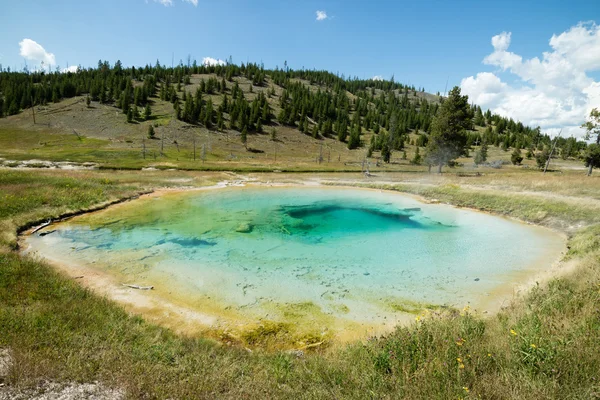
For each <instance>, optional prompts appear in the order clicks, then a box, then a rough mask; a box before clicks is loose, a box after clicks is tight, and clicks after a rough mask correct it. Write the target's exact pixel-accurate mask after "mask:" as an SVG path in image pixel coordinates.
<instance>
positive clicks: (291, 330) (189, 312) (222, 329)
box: [23, 185, 565, 347]
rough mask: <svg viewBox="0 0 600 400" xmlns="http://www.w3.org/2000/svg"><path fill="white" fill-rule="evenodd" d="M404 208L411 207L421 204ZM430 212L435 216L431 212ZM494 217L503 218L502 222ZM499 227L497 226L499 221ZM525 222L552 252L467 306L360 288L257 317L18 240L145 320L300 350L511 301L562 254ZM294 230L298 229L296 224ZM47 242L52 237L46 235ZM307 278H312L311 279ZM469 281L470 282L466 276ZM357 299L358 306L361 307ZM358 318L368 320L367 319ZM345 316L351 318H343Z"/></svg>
mask: <svg viewBox="0 0 600 400" xmlns="http://www.w3.org/2000/svg"><path fill="white" fill-rule="evenodd" d="M287 187H298V186H287ZM217 188H218V187H211V188H205V189H199V190H193V191H160V192H156V193H154V194H150V195H146V196H143V197H142V199H140V200H137V201H135V202H129V203H125V204H119V205H115V206H112V207H110V208H109V209H107V210H104V211H100V212H96V213H93V214H94V216H93V217H92V219H102V218H103V215H102V214H104V213H108V214H111V213H114V212H115V211H117V210H119V208H122V207H124V208H127V207H132V206H133V205H135V206H136V207H137V206H138V205H139V204H140V203H138V202H140V201H141V200H150V199H158V198H165V197H167V198H168V197H171V196H179V195H181V194H182V193H183V194H184V195H190V194H195V193H202V191H207V190H211V189H217ZM248 188H249V187H248V186H246V189H248ZM251 188H252V190H261V189H265V190H268V189H269V188H268V187H265V186H262V185H252V186H251ZM227 190H235V189H227ZM319 190H326V191H327V190H337V191H340V190H342V191H344V190H347V191H349V192H352V191H354V192H356V191H362V192H366V191H371V192H376V193H380V192H381V191H379V190H373V189H357V188H349V189H344V188H340V187H335V188H329V187H320V188H319ZM390 194H391V193H388V194H387V195H390ZM387 195H386V196H387ZM391 196H392V197H398V198H402V199H403V200H406V199H410V201H409V203H411V204H413V203H414V204H416V205H419V204H421V205H422V206H423V207H425V206H426V205H427V203H420V202H419V201H418V200H416V199H415V197H414V196H406V195H404V194H399V193H393V194H391ZM407 208H415V209H416V208H418V207H407ZM433 208H434V209H437V210H438V211H437V212H438V213H439V214H440V215H438V217H440V216H441V215H442V214H443V212H442V211H444V210H446V209H448V208H450V209H454V208H453V207H450V206H447V205H435V206H433ZM439 210H442V211H439ZM312 211H314V210H312ZM316 211H317V214H318V213H321V215H320V216H319V215H317V216H319V217H322V216H323V215H324V214H323V213H332V212H333V213H335V212H337V211H339V210H336V209H335V208H332V207H330V206H325V207H322V208H320V209H317V210H316ZM432 212H433V213H434V214H435V210H434V211H432ZM453 212H454V211H453ZM469 212H472V211H469ZM287 214H289V215H291V216H292V218H297V217H306V210H305V209H302V208H292V209H290V210H288V213H287ZM379 214H381V213H379ZM459 214H460V213H459ZM457 215H458V214H457ZM486 215H487V214H486ZM377 216H378V217H382V218H387V217H389V215H387V214H386V215H383V216H381V215H377ZM393 217H394V218H395V217H396V216H395V215H394V216H393ZM460 217H461V218H463V219H465V218H467V217H465V216H464V215H462V214H461V215H460ZM440 218H441V217H440ZM493 218H497V219H501V218H499V217H493ZM467 220H468V218H467ZM71 223H72V221H69V222H68V224H71ZM510 223H511V224H515V222H514V221H510ZM500 225H501V226H502V224H500ZM522 225H523V228H525V229H527V231H528V232H530V233H531V234H532V235H536V236H539V237H540V238H542V237H543V238H545V239H544V240H546V239H547V240H548V243H550V245H549V246H551V248H544V249H542V250H543V251H542V252H543V253H544V254H543V256H542V257H538V258H536V259H535V260H534V262H533V263H532V264H531V265H528V266H527V268H522V269H518V270H515V271H511V272H510V274H508V275H507V276H506V278H508V279H507V282H506V283H504V284H502V285H496V286H495V287H492V286H493V285H492V286H490V289H489V290H486V291H485V293H484V294H480V295H477V296H475V297H469V298H468V301H465V302H464V303H462V304H461V300H460V299H461V296H462V294H460V293H459V294H458V297H457V301H456V302H454V303H450V304H448V303H449V302H447V301H446V302H444V303H436V302H431V301H427V300H426V299H425V301H420V300H419V299H416V300H415V299H410V298H406V297H402V296H393V295H387V294H386V295H384V296H378V297H377V298H371V297H373V296H371V297H369V296H370V295H369V294H368V293H364V290H362V291H361V289H360V285H359V286H355V287H354V290H353V291H355V293H352V294H350V295H344V296H343V297H341V298H339V297H338V298H336V297H335V295H333V296H334V297H332V298H330V299H326V300H327V302H326V304H327V305H328V307H329V308H324V307H323V304H319V303H318V302H316V301H296V299H293V298H292V299H287V300H288V301H282V302H278V301H273V300H272V299H269V301H266V302H264V304H261V305H260V307H259V308H260V312H257V310H258V308H256V307H254V306H255V305H253V304H251V303H249V304H236V305H235V307H232V304H224V303H223V301H222V299H218V298H214V297H213V296H207V295H206V294H203V295H201V296H199V295H197V293H195V289H196V288H195V287H194V285H189V286H188V287H185V286H186V285H185V282H181V281H179V282H178V284H177V290H174V288H173V287H171V286H169V284H168V282H169V281H170V280H172V279H173V277H172V276H171V275H170V274H169V271H168V270H165V269H164V268H163V269H158V270H156V271H133V273H132V271H131V270H129V271H128V270H118V268H109V269H110V272H107V270H106V268H105V267H99V266H98V265H99V264H101V262H98V260H95V261H96V262H91V263H82V262H73V261H72V260H71V261H69V260H66V259H65V258H64V257H62V255H60V254H53V246H52V243H49V244H48V245H47V246H44V245H43V244H42V243H40V242H38V243H32V241H31V240H27V239H28V238H24V240H23V243H24V244H26V245H27V246H29V248H28V249H26V250H25V251H26V252H29V253H32V252H34V251H35V252H37V253H38V254H39V255H41V256H43V257H44V258H46V259H48V260H49V261H50V262H52V263H53V264H54V265H56V266H57V267H58V268H59V269H60V270H62V271H64V272H66V273H68V274H69V275H71V276H80V275H83V276H84V278H81V282H82V284H84V285H85V286H88V287H90V288H92V289H94V290H95V291H98V292H99V293H101V294H104V295H107V296H108V297H110V298H112V299H115V300H117V301H118V302H120V303H122V304H124V305H125V306H126V308H128V309H129V310H131V311H133V312H136V313H140V314H142V315H143V316H145V317H146V318H147V319H148V320H149V321H152V322H156V323H159V324H163V325H167V326H169V327H171V328H174V329H175V330H177V331H179V332H181V333H186V334H195V333H198V332H204V333H209V334H211V335H213V336H218V337H221V338H223V337H224V338H233V339H235V338H236V336H240V335H242V336H243V335H244V334H246V333H248V332H255V331H256V330H257V329H258V328H260V329H259V330H261V329H262V331H265V329H264V326H265V324H267V325H269V326H271V328H272V330H274V332H275V333H274V334H275V335H277V334H278V332H280V331H285V332H287V334H286V338H287V339H291V341H294V342H295V343H296V344H299V345H302V344H304V345H306V344H310V343H315V342H318V341H319V340H333V341H336V342H339V341H342V342H343V341H348V340H354V339H361V338H365V337H368V336H372V335H377V334H382V333H385V332H388V331H390V330H392V329H393V327H394V326H396V325H397V324H399V323H407V322H408V321H412V320H414V318H415V315H416V314H419V313H420V312H422V311H423V310H424V309H439V308H444V307H447V306H450V307H457V308H461V307H462V306H465V305H470V306H471V308H472V309H477V310H478V311H480V312H486V311H487V312H488V313H492V312H494V311H495V310H497V309H498V308H499V307H500V306H501V305H502V304H503V303H505V302H506V301H507V300H510V299H511V298H512V296H513V295H514V293H515V290H517V288H519V286H521V285H523V284H524V283H526V282H528V281H529V280H531V279H533V278H535V277H536V276H539V275H540V274H542V273H544V272H545V271H546V270H547V267H548V266H549V265H551V264H553V263H555V262H556V261H557V260H558V259H559V258H560V254H561V252H562V251H564V248H565V247H564V245H565V243H564V240H563V239H564V238H562V237H558V235H557V234H555V233H553V232H551V231H550V230H548V229H546V228H541V227H536V226H531V225H524V224H522ZM286 226H287V225H286ZM57 227H58V225H56V226H51V227H46V228H44V229H43V230H42V231H41V232H39V233H44V231H45V232H47V231H50V230H52V229H56V228H57ZM286 229H287V228H286ZM299 229H303V228H302V227H300V228H299ZM46 237H47V238H49V237H51V235H48V236H46ZM30 238H31V237H30ZM177 240H180V239H175V242H174V243H173V241H171V243H169V244H168V245H169V246H180V247H181V246H184V245H186V244H189V243H183V244H182V243H177ZM207 243H210V242H207ZM164 244H165V243H161V244H160V245H164ZM191 244H194V245H198V244H206V243H200V242H196V243H191ZM311 245H312V244H311ZM544 246H548V244H546V245H544V244H542V245H541V247H544ZM475 256H476V255H475ZM310 273H311V272H310V271H309V272H308V275H310ZM354 275H357V276H354ZM354 275H352V276H350V277H348V276H346V277H345V278H344V279H346V280H352V279H354V280H355V281H356V282H357V283H360V282H362V281H364V280H366V279H372V278H373V274H368V273H367V272H366V271H365V272H362V271H361V273H360V274H354ZM466 276H467V275H465V277H466ZM465 277H457V283H456V285H458V284H462V283H461V282H459V281H460V280H464V279H465ZM132 278H135V279H138V281H136V282H135V283H138V284H153V283H155V285H154V286H155V287H156V290H154V291H152V292H146V293H144V292H139V291H135V290H134V289H129V288H125V287H123V286H121V284H122V283H134V282H131V279H132ZM417 278H418V277H417ZM144 279H146V281H144ZM303 279H305V278H303ZM306 279H311V278H310V277H309V278H306ZM318 279H320V278H318ZM318 279H317V280H318ZM471 279H473V278H472V277H471ZM482 280H483V279H482ZM482 280H479V279H478V280H472V281H471V282H470V283H469V284H468V285H466V287H468V286H474V285H479V284H480V283H481V284H482V285H483V284H484V283H485V282H482ZM156 282H158V283H156ZM311 282H314V279H313V280H312V281H311V280H309V281H308V283H309V285H308V286H307V287H310V284H311ZM342 283H345V281H342ZM384 283H385V282H384ZM446 289H448V288H446ZM450 289H451V288H450ZM244 290H245V291H248V292H251V291H252V290H253V289H252V288H247V289H244ZM446 291H448V290H446ZM257 297H260V296H257ZM467 297H468V296H467ZM467 297H464V296H463V297H462V298H463V300H464V299H466V298H467ZM365 298H368V302H367V303H369V304H371V305H372V307H374V308H371V309H370V310H367V311H366V312H365V313H356V312H354V310H355V309H357V308H359V306H360V305H361V304H363V303H365V302H364V301H363V300H364V299H365ZM361 301H362V302H363V303H361ZM230 303H231V302H230ZM365 304H366V303H365ZM253 307H254V308H253ZM346 308H347V309H346ZM373 312H375V313H378V315H379V316H378V317H376V318H375V317H374V318H370V317H369V314H370V313H373ZM363 314H365V315H367V317H365V315H363ZM348 315H350V316H351V317H348ZM273 324H274V325H273ZM273 326H275V328H273ZM261 327H262V328H261ZM309 328H310V329H309ZM314 328H316V329H314ZM295 347H299V346H295Z"/></svg>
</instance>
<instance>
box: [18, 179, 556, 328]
mask: <svg viewBox="0 0 600 400" xmlns="http://www.w3.org/2000/svg"><path fill="white" fill-rule="evenodd" d="M53 229H57V231H56V232H54V233H52V234H49V235H46V236H43V237H39V236H35V237H32V238H31V239H30V244H31V245H32V246H33V247H34V248H36V246H37V247H38V248H39V249H40V250H41V251H42V253H43V252H51V253H52V255H53V257H54V258H57V259H61V260H64V261H65V262H67V261H68V262H79V263H87V264H90V265H92V264H93V265H94V266H95V267H96V268H102V269H103V270H105V271H109V272H110V271H113V272H115V273H118V274H119V276H121V277H123V276H125V277H126V278H127V279H129V280H130V281H131V282H138V283H144V284H152V285H155V286H159V287H160V286H165V287H168V288H169V290H170V291H172V292H174V293H180V294H185V295H189V297H190V299H194V300H193V301H190V304H192V303H193V304H196V306H197V307H200V308H202V301H201V300H199V299H202V298H205V299H206V298H209V299H211V301H217V302H218V303H219V304H221V305H222V306H223V307H224V308H227V309H232V310H237V311H238V312H240V313H243V314H245V315H249V316H252V317H254V318H263V317H267V318H284V317H283V314H282V313H281V312H278V311H277V306H278V305H285V304H295V303H307V302H308V303H312V304H314V305H316V306H317V307H318V308H319V309H320V310H321V311H322V312H323V313H325V314H326V315H332V316H334V317H336V318H340V319H347V320H351V321H357V322H368V323H377V322H380V321H382V320H383V319H389V320H393V319H394V317H395V316H396V315H397V314H398V313H399V311H401V310H404V311H406V310H409V311H410V310H412V311H414V312H418V311H419V310H420V309H422V308H423V307H426V306H427V307H432V306H435V305H440V306H455V307H463V306H465V305H467V304H470V305H471V306H472V307H475V308H477V307H478V308H481V309H485V308H486V307H488V306H489V305H490V304H491V303H492V302H493V300H495V299H496V298H497V297H498V295H499V294H502V295H507V294H510V293H511V290H512V289H511V288H512V286H511V285H512V284H514V283H515V282H518V281H520V280H523V279H525V278H526V277H527V276H528V275H527V274H528V273H532V271H537V270H539V267H540V265H543V266H548V258H549V257H555V256H556V254H558V252H559V250H557V249H561V248H562V241H561V239H560V238H559V237H558V236H556V235H553V234H550V233H548V232H546V231H544V230H542V229H540V228H534V227H529V226H526V225H524V224H520V223H516V222H512V221H509V220H506V219H502V218H498V217H493V216H490V215H486V214H482V213H477V212H472V211H466V210H460V209H456V208H452V207H449V206H445V205H430V204H424V203H421V202H419V201H417V200H415V199H412V198H410V197H406V196H402V195H399V194H396V193H390V192H379V191H372V190H358V189H335V188H308V187H301V188H297V187H296V188H264V187H254V188H252V187H249V188H228V189H220V190H208V191H196V192H186V193H181V194H168V195H164V196H160V197H150V198H146V199H141V200H137V201H134V202H130V203H126V204H123V205H119V206H116V207H113V208H110V209H108V210H106V211H103V212H99V213H94V214H90V215H86V216H82V217H78V218H75V219H73V220H71V221H70V222H68V223H65V224H61V225H58V226H57V227H54V228H53ZM549 249H553V250H549ZM544 262H545V263H546V264H544Z"/></svg>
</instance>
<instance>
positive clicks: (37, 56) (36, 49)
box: [19, 39, 56, 65]
mask: <svg viewBox="0 0 600 400" xmlns="http://www.w3.org/2000/svg"><path fill="white" fill-rule="evenodd" d="M19 48H20V51H19V54H20V55H21V57H25V58H26V59H27V60H31V61H37V62H38V63H42V62H43V63H44V64H50V65H54V64H56V57H55V56H54V54H52V53H48V52H47V51H46V50H45V49H44V48H43V47H42V46H41V45H40V44H39V43H37V42H36V41H34V40H31V39H23V40H21V41H20V42H19Z"/></svg>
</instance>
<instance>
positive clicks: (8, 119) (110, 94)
mask: <svg viewBox="0 0 600 400" xmlns="http://www.w3.org/2000/svg"><path fill="white" fill-rule="evenodd" d="M456 90H459V89H458V88H455V89H454V90H453V91H451V92H450V93H449V99H450V100H452V99H453V97H452V95H453V94H455V95H457V93H456ZM458 94H460V93H458ZM455 97H456V96H455ZM456 99H459V98H458V97H456ZM70 100H73V101H71V102H69V101H70ZM445 102H446V98H444V97H441V96H439V95H432V94H429V93H426V92H425V90H424V88H419V89H417V88H415V87H414V86H409V85H405V84H401V83H397V82H395V81H394V80H393V78H392V80H389V81H385V80H372V79H367V80H364V79H358V78H350V79H347V78H345V77H343V76H338V75H335V74H332V73H330V72H327V71H315V70H292V69H289V68H287V66H286V67H285V68H284V69H279V68H276V69H273V70H268V69H265V68H264V67H263V66H261V65H258V64H253V63H249V64H241V65H239V66H238V65H234V64H226V65H214V66H208V65H198V64H197V63H196V62H193V63H189V64H188V65H183V64H182V63H181V64H180V65H178V66H176V67H174V68H167V67H165V66H162V65H161V64H160V63H159V62H158V61H157V62H156V64H155V65H154V66H151V65H146V66H145V67H141V68H136V67H130V68H125V67H124V66H123V65H122V63H121V62H120V61H117V62H116V63H115V64H114V65H110V63H109V62H107V61H99V62H98V66H97V67H96V68H89V69H81V68H80V69H78V71H77V72H76V73H70V72H69V73H59V72H50V73H46V72H43V71H35V72H28V71H24V72H11V71H10V70H3V71H1V72H0V130H2V129H5V130H8V129H18V130H36V131H43V130H44V129H45V130H47V131H52V132H54V133H63V134H71V133H72V131H73V132H75V134H76V135H77V136H78V137H79V136H80V131H82V132H83V133H81V135H83V136H85V137H89V138H96V139H109V140H110V141H111V142H113V145H114V142H115V140H116V141H120V142H125V143H128V144H129V147H128V148H129V149H135V152H136V153H137V157H139V158H146V157H147V156H148V155H149V154H151V156H152V157H153V158H157V157H166V151H165V148H164V147H165V139H166V143H167V144H168V145H175V146H176V148H177V152H180V147H182V148H185V149H186V150H187V151H188V152H191V151H192V150H191V149H192V148H193V153H194V155H193V157H194V159H195V158H197V156H198V155H200V158H202V160H204V159H205V158H207V157H208V158H211V157H212V158H213V159H225V158H227V157H229V158H232V157H234V153H235V152H237V153H239V151H240V150H241V146H243V149H244V151H246V152H250V153H251V154H256V153H259V154H260V153H265V152H267V153H270V154H271V155H273V153H274V152H275V154H277V152H279V153H281V154H282V156H283V157H285V154H287V155H289V156H293V154H294V153H303V152H304V153H308V154H305V158H309V159H315V160H316V161H317V162H320V161H323V160H324V158H325V157H327V159H328V161H331V157H332V152H333V157H334V158H335V155H336V154H337V157H338V160H341V158H342V157H345V158H346V159H348V158H350V159H354V160H361V159H363V160H364V159H365V158H373V159H375V161H376V162H377V163H379V161H381V162H385V163H389V162H393V161H392V160H393V157H395V158H396V159H402V160H406V159H407V158H408V155H407V150H409V152H410V153H411V156H410V160H411V161H412V163H413V164H421V163H425V164H429V165H430V166H431V165H437V166H438V169H440V170H441V167H442V166H443V165H446V164H448V165H451V166H452V165H453V160H455V159H457V158H459V157H462V158H464V157H469V156H471V155H470V153H469V149H471V150H472V149H474V146H475V148H476V150H477V151H476V153H475V154H473V161H475V163H476V164H482V163H485V162H486V160H487V148H488V146H495V147H497V148H499V149H502V150H505V151H508V150H509V149H510V148H513V149H514V152H517V151H518V152H520V151H521V149H523V150H524V151H525V152H526V155H527V158H528V159H534V158H536V156H537V157H538V158H540V157H541V158H544V157H545V158H546V159H547V158H548V156H549V152H550V151H551V149H552V147H553V146H554V147H556V149H557V150H555V153H554V155H555V156H557V155H558V156H561V157H563V159H567V158H573V159H579V158H581V157H583V154H584V151H585V149H586V144H585V142H581V141H577V140H575V139H574V138H568V139H565V138H559V139H558V140H557V141H556V145H554V143H553V142H552V140H551V138H550V137H549V136H548V135H545V134H542V133H541V131H540V129H539V128H531V127H528V126H524V125H523V124H522V123H521V122H518V121H514V120H512V119H507V118H504V117H501V116H499V115H494V114H492V113H491V112H490V111H485V112H484V111H483V110H482V109H481V107H479V106H477V105H474V104H469V103H468V98H467V97H466V96H462V97H460V102H461V106H460V110H458V109H457V108H456V107H454V108H455V110H454V111H449V110H447V109H446V108H445V107H444V104H445ZM83 103H85V107H84V106H83ZM74 105H75V106H74ZM29 110H31V113H29ZM94 110H103V112H102V113H99V112H94ZM111 110H112V112H111ZM444 110H446V111H444ZM440 111H441V112H440ZM448 112H450V114H452V112H459V113H461V116H460V123H459V126H458V125H457V126H454V127H452V128H449V126H448V122H449V121H450V120H453V118H454V117H453V116H452V115H450V114H448ZM36 113H37V117H38V120H37V121H36V120H35V118H36ZM86 114H87V115H88V116H92V117H86ZM65 115H68V116H69V117H70V118H63V117H64V116H65ZM119 115H121V116H120V117H119ZM1 117H3V118H1ZM443 119H445V121H446V122H444V123H442V122H441V121H442V120H443ZM448 129H450V131H453V133H450V131H448ZM223 135H225V137H226V140H225V142H226V143H228V145H223V146H219V145H218V142H219V140H220V139H222V138H223ZM211 137H212V138H213V139H214V140H213V139H211ZM261 137H262V138H261ZM265 137H267V138H268V139H269V141H270V142H272V143H271V144H273V143H279V144H280V145H279V150H277V149H273V147H275V146H270V145H264V146H262V147H264V148H265V149H263V148H261V146H258V147H257V146H256V144H257V143H263V144H264V143H266V138H265ZM450 137H453V138H454V139H457V140H458V141H454V142H453V144H452V146H451V147H453V149H450V148H449V146H450V144H449V142H448V139H449V138H450ZM14 139H15V140H17V138H14ZM146 139H147V140H146ZM451 141H452V140H451ZM234 143H237V147H236V146H234V145H233V144H234ZM323 145H325V147H326V148H325V153H324V150H323ZM197 146H198V149H196V147H197ZM113 147H114V146H113ZM213 147H216V148H215V149H213ZM419 148H420V150H419ZM308 149H310V150H308ZM361 150H362V151H361ZM353 151H354V153H353ZM357 151H358V153H357ZM149 152H150V153H149ZM156 153H158V156H157V154H156ZM309 154H310V155H309ZM186 157H188V156H186ZM253 157H258V156H256V155H254V156H253ZM275 157H276V156H275ZM516 160H519V158H518V157H514V158H513V163H514V162H515V161H516ZM521 160H522V158H521ZM519 163H520V161H519Z"/></svg>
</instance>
